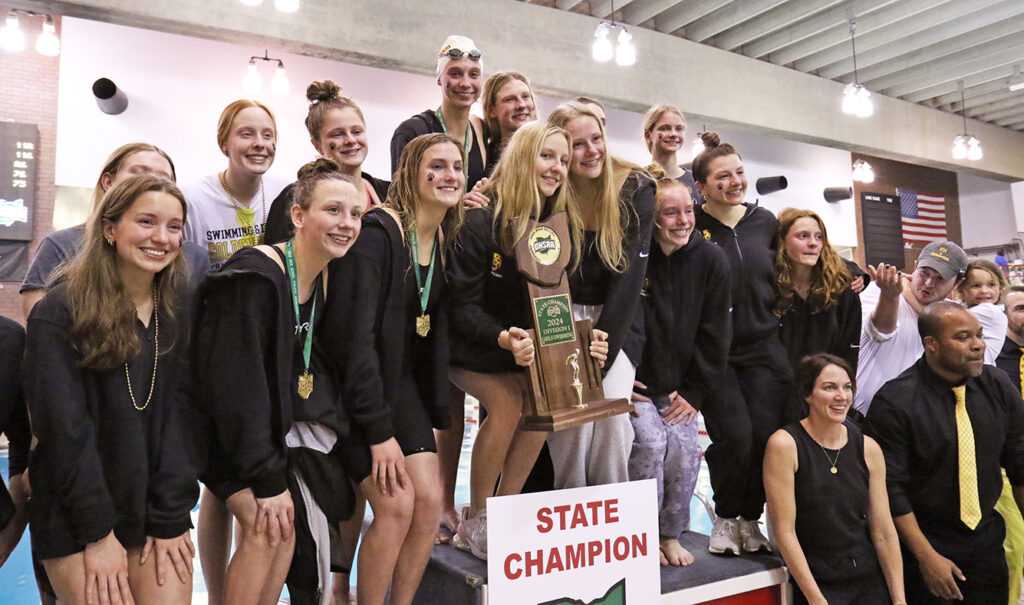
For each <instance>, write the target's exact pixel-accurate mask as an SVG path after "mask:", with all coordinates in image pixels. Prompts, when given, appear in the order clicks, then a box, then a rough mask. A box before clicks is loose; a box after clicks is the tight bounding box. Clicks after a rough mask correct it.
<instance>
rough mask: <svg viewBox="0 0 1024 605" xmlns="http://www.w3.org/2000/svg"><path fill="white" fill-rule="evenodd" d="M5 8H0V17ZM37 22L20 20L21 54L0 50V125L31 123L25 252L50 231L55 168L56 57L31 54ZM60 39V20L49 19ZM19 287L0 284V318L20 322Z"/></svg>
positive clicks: (39, 22) (35, 19)
mask: <svg viewBox="0 0 1024 605" xmlns="http://www.w3.org/2000/svg"><path fill="white" fill-rule="evenodd" d="M9 10H10V7H8V6H0V18H3V17H5V16H6V15H7V13H8V11H9ZM42 19H43V18H42V17H29V16H22V17H20V20H21V29H22V31H24V32H25V37H26V41H25V42H26V44H25V50H23V51H21V52H10V51H6V50H2V49H0V82H3V94H0V120H8V121H13V122H24V123H29V124H37V125H38V126H39V150H38V155H37V156H36V157H37V159H38V163H37V165H36V166H37V173H36V174H37V177H36V178H37V182H36V207H35V226H34V233H33V240H32V244H31V250H33V251H34V250H35V247H36V245H38V243H39V240H40V239H41V238H42V237H43V236H44V235H46V234H47V233H49V232H50V231H51V225H52V223H53V201H54V195H55V187H54V174H55V167H56V163H57V159H56V158H57V83H58V79H59V75H60V57H44V56H43V55H40V54H39V53H37V52H36V51H35V38H36V36H38V35H39V32H40V31H41V30H42ZM54 23H55V25H56V26H57V35H58V36H60V31H61V22H60V17H59V16H57V15H54ZM20 285H21V282H0V315H3V316H5V317H10V318H11V319H14V320H16V321H18V322H21V323H24V320H25V318H24V317H23V316H22V313H21V299H20V298H19V296H18V287H19V286H20Z"/></svg>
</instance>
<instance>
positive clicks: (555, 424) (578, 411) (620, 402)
mask: <svg viewBox="0 0 1024 605" xmlns="http://www.w3.org/2000/svg"><path fill="white" fill-rule="evenodd" d="M634 410H635V408H634V407H633V404H632V403H630V402H629V401H628V400H626V399H598V400H597V401H591V402H588V403H587V407H585V408H576V407H572V408H565V409H560V410H551V411H550V412H548V413H546V414H537V415H533V416H524V417H523V424H522V427H521V428H522V429H523V430H524V431H547V432H551V431H561V430H562V429H570V428H573V427H577V426H580V425H584V424H587V423H588V422H593V421H595V420H600V419H602V418H608V417H609V416H617V415H619V414H625V413H626V412H632V411H634Z"/></svg>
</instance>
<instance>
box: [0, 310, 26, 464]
mask: <svg viewBox="0 0 1024 605" xmlns="http://www.w3.org/2000/svg"><path fill="white" fill-rule="evenodd" d="M24 353H25V330H24V328H22V327H21V326H20V325H18V323H17V322H15V321H13V320H10V319H7V318H6V317H0V433H5V434H6V435H7V440H8V441H9V442H10V449H9V456H10V460H9V461H8V463H9V469H8V470H9V471H10V473H9V474H10V475H12V476H13V475H20V474H21V473H23V472H24V471H25V468H26V467H27V466H28V450H29V445H30V444H31V442H32V429H31V428H29V423H28V408H27V407H26V406H25V393H24V391H23V390H22V386H21V358H22V356H23V355H24Z"/></svg>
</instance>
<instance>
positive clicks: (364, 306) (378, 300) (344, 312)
mask: <svg viewBox="0 0 1024 605" xmlns="http://www.w3.org/2000/svg"><path fill="white" fill-rule="evenodd" d="M438 248H440V246H439V247H438ZM436 254H438V255H440V254H441V250H440V249H439V250H437V252H436ZM410 264H411V259H410V255H409V248H408V247H407V246H406V244H405V242H404V241H403V237H402V231H401V229H400V227H399V226H398V224H397V223H396V222H395V220H394V219H393V218H391V216H390V215H388V213H387V212H386V211H385V210H384V209H379V208H378V209H374V210H371V211H370V212H368V213H366V214H365V215H363V226H362V231H361V233H360V234H359V237H358V238H357V239H356V242H355V244H353V246H352V249H351V250H349V252H348V254H346V255H345V256H344V257H342V258H340V259H337V260H335V261H332V262H331V264H330V265H329V278H328V282H327V283H328V286H327V300H328V304H327V307H326V309H325V315H324V329H323V330H322V332H323V334H324V341H325V345H326V347H327V350H328V351H329V354H330V356H331V358H332V361H333V363H334V365H335V368H336V371H337V373H338V376H339V379H340V381H341V384H342V387H341V389H342V402H343V405H344V408H345V411H346V412H347V414H348V415H349V417H350V418H351V419H352V423H353V428H354V429H355V430H356V431H357V432H358V433H359V434H361V436H362V437H363V438H364V439H365V441H367V442H368V443H370V444H377V443H382V442H384V441H387V440H388V439H390V438H391V437H393V436H394V434H395V430H394V425H393V424H392V421H391V414H392V412H391V410H392V409H394V407H395V406H393V405H392V404H391V402H393V401H395V399H396V398H397V397H398V396H399V393H400V392H401V391H400V388H399V387H400V384H401V380H402V372H403V370H404V368H403V361H404V359H405V342H406V335H407V332H409V331H412V330H413V329H414V326H412V325H409V322H408V321H406V319H405V311H404V305H405V300H406V294H407V293H406V277H407V274H408V273H409V271H410V270H411V268H410ZM441 268H442V263H441V261H440V260H438V261H437V269H441ZM435 271H436V272H435V275H434V279H435V283H437V281H436V280H438V279H440V280H441V282H442V284H441V286H442V288H445V289H446V286H445V285H444V284H443V281H444V271H440V270H435ZM443 291H444V290H442V292H443ZM446 304H447V303H446V302H445V301H444V296H443V295H442V297H441V303H440V304H438V305H437V306H436V307H435V308H434V309H431V310H430V316H431V329H430V332H429V334H428V336H427V337H426V338H425V339H424V341H425V342H427V343H429V345H430V346H431V347H432V350H433V354H432V355H429V356H424V357H423V358H422V359H417V360H416V362H417V367H416V368H414V369H413V371H414V372H415V374H416V376H417V386H418V387H419V391H420V395H421V397H422V398H423V401H424V403H425V404H426V406H427V411H428V413H429V414H430V418H431V422H432V423H433V425H434V427H436V428H446V427H447V426H448V424H449V420H448V408H447V394H448V317H447V311H446V309H445V305H446Z"/></svg>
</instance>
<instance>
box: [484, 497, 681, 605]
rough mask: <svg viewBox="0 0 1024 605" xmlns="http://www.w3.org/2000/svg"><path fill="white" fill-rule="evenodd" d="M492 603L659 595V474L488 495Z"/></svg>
mask: <svg viewBox="0 0 1024 605" xmlns="http://www.w3.org/2000/svg"><path fill="white" fill-rule="evenodd" d="M487 598H488V605H626V604H631V605H648V604H651V603H657V602H658V601H659V600H660V599H661V572H660V570H659V564H658V495H657V487H656V486H655V483H654V479H647V480H644V481H632V482H628V483H615V484H612V485H599V486H594V487H582V488H577V489H564V490H558V491H551V492H541V493H536V494H521V495H519V496H504V497H500V498H488V499H487Z"/></svg>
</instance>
